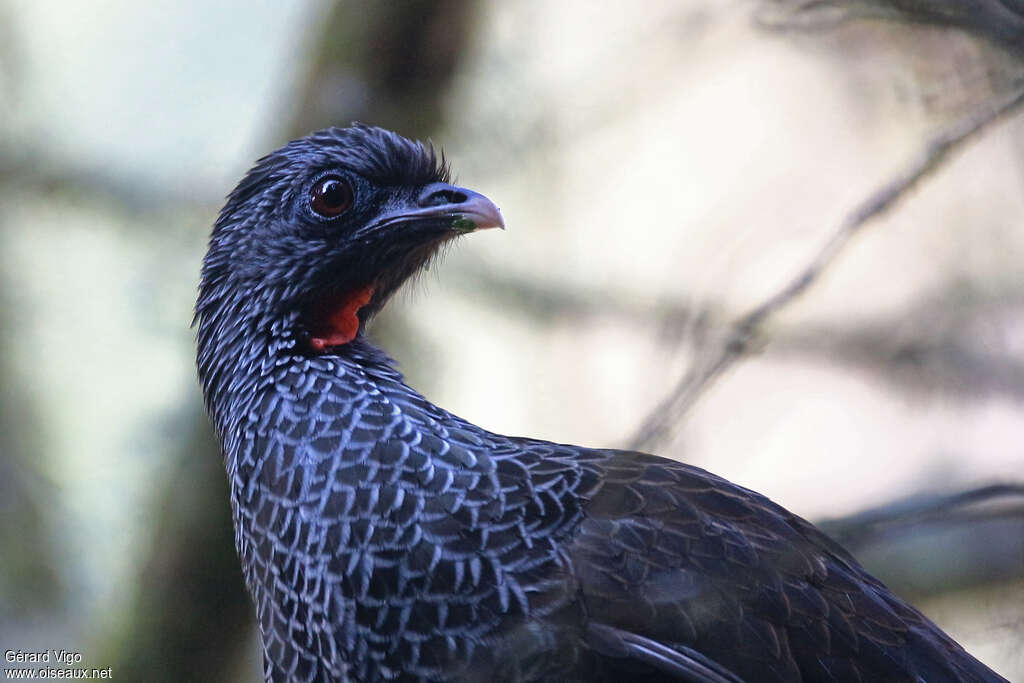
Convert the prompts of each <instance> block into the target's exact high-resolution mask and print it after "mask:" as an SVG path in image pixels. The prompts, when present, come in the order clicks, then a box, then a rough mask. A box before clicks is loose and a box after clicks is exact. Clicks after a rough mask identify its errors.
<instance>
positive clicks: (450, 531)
mask: <svg viewBox="0 0 1024 683" xmlns="http://www.w3.org/2000/svg"><path fill="white" fill-rule="evenodd" d="M501 225H502V219H501V216H500V214H499V212H498V209H497V208H496V207H495V205H494V204H493V203H491V201H489V200H488V199H486V198H485V197H483V196H482V195H479V194H477V193H475V192H471V191H469V190H466V189H463V188H460V187H455V186H453V185H451V184H449V183H448V172H447V169H446V168H445V167H444V164H443V163H440V162H439V160H438V158H437V157H436V156H435V154H434V152H433V151H432V150H431V148H430V147H429V146H426V145H423V144H420V143H416V142H412V141H409V140H407V139H405V138H402V137H400V136H398V135H396V134H394V133H390V132H387V131H384V130H381V129H378V128H370V127H366V126H358V125H357V126H354V127H351V128H332V129H328V130H323V131H320V132H318V133H315V134H313V135H311V136H309V137H306V138H303V139H301V140H296V141H294V142H291V143H289V144H288V145H286V146H285V147H283V148H281V149H280V150H278V151H276V152H274V153H272V154H270V155H269V156H267V157H264V158H263V159H261V160H260V161H259V162H258V163H257V164H256V166H255V167H254V168H253V169H252V170H251V171H250V172H249V174H248V175H246V177H245V179H244V180H242V182H241V183H240V184H239V186H238V187H237V188H236V189H235V190H234V192H232V193H231V195H230V197H229V199H228V202H227V205H226V206H225V207H224V209H223V211H222V212H221V214H220V217H219V219H218V220H217V223H216V225H215V226H214V229H213V234H212V236H211V238H210V247H209V252H208V253H207V255H206V260H205V263H204V266H203V274H202V284H201V286H200V295H199V301H198V303H197V305H196V319H197V322H198V338H199V356H198V358H199V360H198V364H199V375H200V378H201V381H202V385H203V390H204V393H205V397H206V403H207V407H208V409H209V411H210V414H211V415H212V417H213V420H214V422H215V424H216V427H217V431H218V433H219V435H220V438H221V441H222V444H223V448H224V458H225V463H226V467H227V473H228V479H229V481H230V487H231V507H232V510H233V513H234V520H235V529H236V543H237V546H238V553H239V555H240V557H241V560H242V566H243V569H244V573H245V578H246V581H247V583H248V586H249V590H250V591H251V592H252V596H253V599H254V601H255V604H256V611H257V616H258V619H259V625H260V630H261V632H262V636H263V649H264V655H265V670H266V678H267V680H268V681H384V680H410V681H411V680H445V681H487V682H488V683H495V682H497V681H562V682H569V681H630V680H638V681H639V680H642V681H691V682H692V681H707V682H714V683H726V682H730V683H735V682H737V681H751V682H753V681H863V682H865V683H868V682H872V681H876V682H877V681H908V682H909V681H928V683H940V682H943V681H998V680H1002V679H1001V678H1000V677H999V676H998V675H996V674H995V673H993V672H992V671H990V670H989V669H987V668H986V667H985V666H984V665H982V664H981V663H979V662H978V661H977V660H975V659H974V658H973V657H971V656H970V655H969V654H967V653H966V652H965V651H964V650H963V649H962V648H961V647H960V646H959V645H957V644H956V643H955V642H954V641H953V640H952V639H950V638H949V637H948V636H947V635H946V634H944V633H943V632H942V631H940V630H939V629H938V628H937V627H936V626H935V625H934V624H932V623H931V622H930V621H929V620H928V619H926V618H925V617H924V616H922V615H921V614H920V613H919V612H918V611H917V610H915V609H914V608H913V607H911V606H910V605H908V604H907V603H905V602H903V601H902V600H900V599H899V598H897V597H896V596H895V595H893V594H892V593H891V592H890V591H889V590H888V589H887V588H886V587H885V586H883V585H882V584H881V583H880V582H879V581H878V580H876V579H874V578H873V577H871V576H870V575H869V574H867V572H865V571H864V569H862V568H861V566H860V565H859V564H857V562H856V560H854V559H853V558H852V557H851V556H850V555H849V554H848V553H847V552H846V551H844V550H843V549H842V548H841V547H839V546H838V545H837V544H835V543H834V542H832V541H831V540H829V539H828V538H827V537H826V536H824V535H823V534H822V533H820V532H819V531H818V530H816V529H815V528H814V527H813V526H811V525H810V524H809V523H807V522H806V521H804V520H803V519H800V518H799V517H797V516H795V515H793V514H791V513H790V512H787V511H786V510H784V509H783V508H781V507H779V506H778V505H776V504H775V503H773V502H771V501H770V500H768V499H767V498H765V497H763V496H761V495H758V494H757V493H754V492H753V491H748V490H746V489H744V488H741V487H739V486H736V485H735V484H731V483H729V482H728V481H725V480H724V479H721V478H719V477H716V476H715V475H713V474H709V473H708V472H705V471H704V470H701V469H698V468H696V467H690V466H688V465H684V464H681V463H679V462H675V461H672V460H666V459H663V458H658V457H655V456H651V455H646V454H644V453H634V452H626V451H615V450H599V449H593V448H582V447H579V446H568V445H561V444H555V443H549V442H547V441H538V440H535V439H525V438H517V437H508V436H503V435H501V434H495V433H493V432H489V431H487V430H486V429H483V428H481V427H477V426H476V425H473V424H471V423H469V422H467V421H465V420H463V419H460V418H459V417H456V416H455V415H452V414H450V413H448V412H446V411H445V410H443V409H441V408H438V407H437V406H435V405H433V404H431V403H430V402H429V401H428V400H427V399H425V398H424V397H423V396H421V395H420V394H419V393H417V392H416V391H415V390H413V389H411V388H410V387H409V386H407V385H406V384H405V383H404V382H403V381H402V376H401V375H400V374H399V373H398V372H397V371H396V370H395V368H394V364H393V362H392V361H391V360H390V359H389V358H388V356H387V355H385V354H384V353H383V352H382V351H381V350H379V349H377V348H376V347H374V346H373V345H372V344H371V343H370V342H369V341H368V340H367V339H366V337H365V336H364V332H363V330H364V327H365V325H366V323H367V321H368V320H369V319H370V318H371V317H372V316H373V314H374V313H376V312H377V311H378V310H380V308H381V306H383V305H384V304H385V302H386V301H387V300H388V298H389V297H390V296H391V295H392V294H393V293H394V292H395V290H396V289H397V288H398V287H399V286H400V285H401V284H402V283H403V282H404V281H405V280H406V279H407V278H409V277H410V276H411V275H413V274H414V273H416V272H417V271H418V270H420V269H421V268H422V267H423V266H424V265H425V264H426V263H428V262H429V261H430V259H431V258H432V257H433V256H434V255H435V254H436V253H437V251H438V249H439V247H441V246H442V245H444V244H445V243H446V242H448V241H449V240H451V239H453V238H454V237H456V236H458V235H461V234H463V233H466V232H471V231H472V230H475V229H480V228H487V227H496V226H501Z"/></svg>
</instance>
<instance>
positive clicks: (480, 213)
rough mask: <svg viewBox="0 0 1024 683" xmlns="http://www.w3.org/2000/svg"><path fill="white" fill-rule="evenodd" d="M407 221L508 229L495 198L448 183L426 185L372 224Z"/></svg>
mask: <svg viewBox="0 0 1024 683" xmlns="http://www.w3.org/2000/svg"><path fill="white" fill-rule="evenodd" d="M408 222H417V223H419V222H426V223H432V224H434V225H438V226H439V227H443V228H446V229H449V230H452V231H453V232H456V233H467V232H474V231H476V230H485V229H487V228H501V229H502V230H504V229H505V221H504V219H503V218H502V217H501V211H500V210H499V209H498V207H497V206H496V205H495V204H494V202H492V201H491V200H490V199H488V198H487V197H485V196H483V195H482V194H480V193H479V192H473V191H472V190H467V189H466V188H464V187H457V186H455V185H449V184H448V183H432V184H430V185H428V186H426V187H425V188H423V190H422V191H421V192H420V193H419V195H418V196H417V197H416V198H415V200H413V201H412V202H410V203H409V204H407V205H405V206H400V207H395V208H394V209H393V210H391V211H388V212H386V213H385V214H384V215H382V216H381V217H380V218H379V219H378V220H377V221H375V223H374V226H373V228H374V229H377V228H381V227H384V226H387V225H394V224H396V223H408Z"/></svg>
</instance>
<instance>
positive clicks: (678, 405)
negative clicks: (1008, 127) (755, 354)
mask: <svg viewBox="0 0 1024 683" xmlns="http://www.w3.org/2000/svg"><path fill="white" fill-rule="evenodd" d="M1021 104H1024V88H1021V89H1020V90H1018V91H1017V92H1016V93H1015V94H1014V95H1013V96H1012V97H1010V98H1008V99H1006V100H1004V101H1002V102H1000V103H996V104H994V105H993V106H992V107H990V108H987V109H985V110H984V111H980V112H977V113H976V114H974V115H973V116H969V117H967V118H966V119H964V120H963V121H961V122H959V123H958V124H956V125H954V126H951V127H950V128H949V130H947V131H945V132H943V133H941V134H939V135H937V136H936V137H935V138H933V139H932V140H931V141H930V142H929V143H928V144H927V145H926V146H925V148H924V150H923V152H922V154H921V156H920V157H919V158H918V159H917V160H915V161H914V162H913V163H912V164H910V165H909V166H908V167H907V168H906V169H905V170H904V171H903V172H901V173H900V174H899V175H898V176H896V177H895V178H894V179H892V180H890V181H889V182H887V183H886V184H884V185H882V186H881V187H879V188H878V189H876V190H875V191H874V192H872V193H871V194H870V195H869V196H868V198H867V199H866V200H865V201H863V202H862V203H861V204H860V205H859V206H857V207H856V208H855V209H854V210H853V211H852V212H850V213H849V214H848V215H847V217H846V219H845V220H844V221H843V222H842V224H840V226H839V229H838V230H836V232H834V233H833V234H832V236H831V237H830V238H829V240H828V241H827V242H826V243H825V244H824V246H823V247H822V248H821V250H820V251H818V253H817V254H816V255H815V256H814V258H813V259H812V260H811V262H810V263H809V264H807V266H806V267H805V268H804V269H803V270H802V271H801V272H800V273H799V274H798V275H797V276H796V277H795V278H793V279H792V280H791V281H790V282H789V283H787V284H786V285H784V286H783V287H782V289H780V290H779V291H777V292H776V293H775V294H774V295H772V296H771V297H769V298H768V299H766V300H765V301H764V302H762V303H761V304H759V305H757V306H755V307H754V308H753V309H752V310H750V311H749V312H748V313H747V314H746V315H744V316H742V317H741V318H739V319H738V320H737V321H736V322H734V323H733V324H732V326H731V327H730V328H729V331H728V332H727V333H726V335H725V337H724V339H723V341H722V342H721V343H720V344H718V345H717V346H715V347H713V348H709V349H708V351H707V352H706V353H698V354H697V358H696V359H695V360H694V362H693V364H692V365H691V366H690V368H689V369H688V370H687V372H686V374H685V375H683V377H682V378H681V379H680V380H679V382H678V383H677V384H676V386H675V388H673V389H672V392H671V393H670V394H669V395H668V396H667V397H666V398H665V399H664V400H662V401H661V403H659V404H658V406H657V407H656V408H655V409H654V410H653V411H652V412H651V413H650V414H648V416H647V418H646V419H645V420H644V422H643V424H642V425H641V427H640V428H639V429H638V430H637V431H636V433H635V434H634V435H633V437H632V439H630V444H631V447H632V448H650V447H651V446H652V445H654V444H656V443H658V442H660V441H661V440H662V439H663V438H664V437H665V436H666V435H667V434H668V433H669V432H670V431H671V428H672V426H673V425H674V424H676V423H677V422H678V421H679V420H680V418H682V416H683V415H684V414H685V413H686V412H687V411H688V410H689V409H690V407H691V406H692V405H693V404H694V403H695V402H696V401H697V399H698V398H700V396H701V395H702V394H703V393H704V391H706V390H707V388H708V387H709V386H710V385H711V383H712V382H713V381H714V380H716V379H717V378H718V377H719V376H720V375H721V374H722V373H723V372H725V370H727V369H728V368H729V367H730V366H732V365H733V364H734V363H735V362H736V361H737V360H739V358H740V357H742V356H743V355H744V354H745V353H746V352H747V350H748V349H749V348H750V345H751V341H752V340H753V339H754V338H755V337H756V336H757V335H758V334H759V333H760V332H761V329H762V327H763V326H764V324H765V322H766V321H767V320H768V319H769V318H771V317H772V316H773V315H775V314H776V313H777V312H778V311H779V310H781V309H782V308H784V307H786V306H788V305H789V304H791V303H793V301H795V300H796V299H797V298H798V297H799V296H800V295H801V294H803V293H804V292H806V291H807V289H808V288H810V286H811V285H813V284H814V283H816V282H817V281H818V279H819V278H820V277H821V274H822V273H823V272H824V271H825V269H826V268H828V266H829V265H831V264H832V262H833V261H834V260H835V258H836V257H837V256H838V255H839V253H840V252H841V251H842V249H843V248H844V247H845V246H846V245H847V244H848V243H849V242H850V240H851V239H852V238H853V237H854V236H855V235H856V234H858V233H859V232H860V229H861V228H863V227H864V226H865V225H867V224H868V223H870V221H871V220H872V219H874V218H877V217H878V216H881V215H882V214H884V213H886V212H887V211H888V210H890V209H891V208H892V207H893V206H895V205H896V204H897V203H898V202H899V201H900V200H902V199H904V198H905V197H906V196H907V195H908V194H909V193H910V190H912V189H913V188H914V187H915V186H916V185H917V184H918V183H920V182H921V180H923V179H924V178H926V177H927V176H929V175H931V174H932V173H933V172H934V171H935V170H936V169H937V168H939V167H940V166H941V165H942V163H943V162H944V161H945V160H946V159H947V158H948V157H949V155H950V154H951V153H952V152H953V151H955V150H957V149H959V148H960V147H961V146H962V145H963V143H965V142H966V141H967V140H969V139H970V138H972V137H974V136H975V135H977V134H978V133H980V132H981V131H982V130H983V129H985V128H986V127H988V126H989V125H990V124H992V123H994V122H996V121H998V120H1000V119H1002V118H1003V117H1005V116H1006V115H1007V114H1009V113H1010V112H1012V111H1013V110H1014V109H1016V108H1017V107H1019V106H1020V105H1021Z"/></svg>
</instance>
